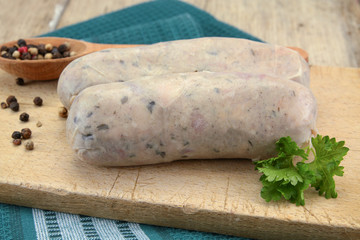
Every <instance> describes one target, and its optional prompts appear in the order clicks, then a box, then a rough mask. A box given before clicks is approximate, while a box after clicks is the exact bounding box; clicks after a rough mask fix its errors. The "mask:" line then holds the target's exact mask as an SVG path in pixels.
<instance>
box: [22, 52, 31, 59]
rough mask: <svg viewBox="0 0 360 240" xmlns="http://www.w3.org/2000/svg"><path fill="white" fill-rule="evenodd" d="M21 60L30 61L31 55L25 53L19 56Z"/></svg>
mask: <svg viewBox="0 0 360 240" xmlns="http://www.w3.org/2000/svg"><path fill="white" fill-rule="evenodd" d="M21 59H22V60H31V54H30V53H29V52H25V53H23V54H21Z"/></svg>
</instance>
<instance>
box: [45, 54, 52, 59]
mask: <svg viewBox="0 0 360 240" xmlns="http://www.w3.org/2000/svg"><path fill="white" fill-rule="evenodd" d="M52 57H53V55H52V54H51V53H47V54H45V56H44V58H45V59H52Z"/></svg>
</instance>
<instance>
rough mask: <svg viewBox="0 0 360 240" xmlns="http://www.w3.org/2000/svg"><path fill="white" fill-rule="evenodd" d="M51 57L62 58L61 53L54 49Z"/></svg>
mask: <svg viewBox="0 0 360 240" xmlns="http://www.w3.org/2000/svg"><path fill="white" fill-rule="evenodd" d="M52 58H53V59H56V58H62V55H61V53H59V52H58V51H55V52H54V53H53V56H52Z"/></svg>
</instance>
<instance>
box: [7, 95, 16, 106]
mask: <svg viewBox="0 0 360 240" xmlns="http://www.w3.org/2000/svg"><path fill="white" fill-rule="evenodd" d="M12 102H17V99H16V97H15V96H14V95H10V96H8V97H7V99H6V103H7V105H10V103H12Z"/></svg>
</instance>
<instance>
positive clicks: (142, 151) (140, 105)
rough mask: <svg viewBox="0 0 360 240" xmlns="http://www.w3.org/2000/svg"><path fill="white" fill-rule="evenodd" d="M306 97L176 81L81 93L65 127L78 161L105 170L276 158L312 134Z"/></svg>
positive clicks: (226, 79)
mask: <svg viewBox="0 0 360 240" xmlns="http://www.w3.org/2000/svg"><path fill="white" fill-rule="evenodd" d="M316 112H317V105H316V100H315V98H314V96H313V94H312V93H311V91H310V89H309V88H307V87H305V86H303V85H301V84H299V83H296V82H293V81H288V80H287V79H279V78H274V77H272V76H268V75H264V74H249V73H230V72H229V73H213V72H201V73H179V74H168V75H159V76H148V77H143V78H139V79H135V80H132V81H127V82H123V83H108V84H101V85H97V86H93V87H88V88H86V89H85V90H83V91H82V92H81V93H80V94H79V95H78V96H77V97H76V98H75V100H74V102H73V104H72V107H71V109H70V112H69V117H68V119H67V136H68V139H69V141H70V142H71V145H72V147H73V149H74V150H75V151H76V152H77V154H78V156H79V157H80V158H82V159H84V160H86V161H88V162H91V163H94V164H97V165H104V166H129V165H144V164H154V163H162V162H170V161H173V160H178V159H211V158H249V159H254V160H256V159H263V158H268V157H271V156H274V154H275V153H276V152H275V142H276V141H277V140H278V139H279V138H281V137H284V136H290V137H291V138H292V139H293V140H294V141H296V142H297V143H298V144H299V145H302V144H304V143H306V142H307V141H308V140H309V139H310V137H311V135H312V132H313V131H314V130H315V122H316Z"/></svg>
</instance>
